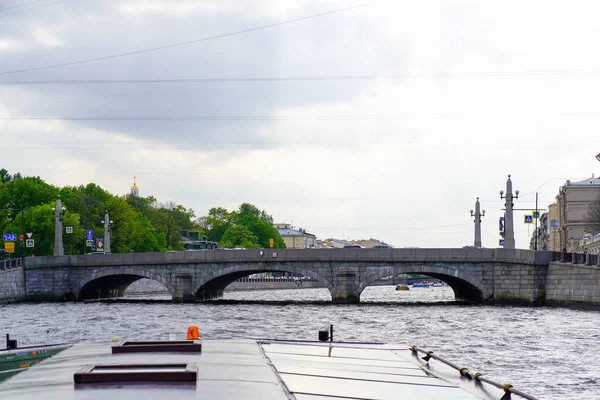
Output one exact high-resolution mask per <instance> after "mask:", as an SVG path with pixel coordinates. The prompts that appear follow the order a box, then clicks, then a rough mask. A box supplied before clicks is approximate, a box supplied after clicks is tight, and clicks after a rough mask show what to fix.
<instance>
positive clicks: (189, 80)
mask: <svg viewBox="0 0 600 400" xmlns="http://www.w3.org/2000/svg"><path fill="white" fill-rule="evenodd" d="M599 73H600V70H599V69H586V70H584V69H563V70H524V71H473V72H448V73H406V74H387V75H313V76H281V77H277V76H263V77H255V78H244V77H237V78H236V77H230V78H226V77H225V78H163V79H160V78H154V79H53V80H18V81H0V85H3V86H5V85H123V84H155V83H156V84H169V83H174V84H178V83H231V82H246V83H247V82H250V83H251V82H296V81H298V82H305V81H346V80H386V79H390V80H392V79H418V78H465V77H511V76H554V75H590V74H599Z"/></svg>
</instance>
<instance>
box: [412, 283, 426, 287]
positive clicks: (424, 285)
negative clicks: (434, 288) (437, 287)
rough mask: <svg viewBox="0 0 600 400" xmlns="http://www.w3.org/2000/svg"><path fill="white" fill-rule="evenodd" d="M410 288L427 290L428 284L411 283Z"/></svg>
mask: <svg viewBox="0 0 600 400" xmlns="http://www.w3.org/2000/svg"><path fill="white" fill-rule="evenodd" d="M412 287H414V288H416V287H424V288H428V287H429V284H428V283H413V284H412Z"/></svg>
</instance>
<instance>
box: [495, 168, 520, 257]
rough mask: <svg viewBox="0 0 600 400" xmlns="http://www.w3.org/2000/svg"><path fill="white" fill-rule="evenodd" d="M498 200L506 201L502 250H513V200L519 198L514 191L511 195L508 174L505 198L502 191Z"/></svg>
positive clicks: (517, 192)
mask: <svg viewBox="0 0 600 400" xmlns="http://www.w3.org/2000/svg"><path fill="white" fill-rule="evenodd" d="M500 198H501V199H506V204H505V208H506V211H505V214H504V248H505V249H514V248H515V230H514V220H513V207H514V203H513V199H518V198H519V191H518V190H517V191H515V195H514V196H513V193H512V181H511V180H510V174H509V175H508V180H507V181H506V196H505V195H504V191H503V190H501V191H500Z"/></svg>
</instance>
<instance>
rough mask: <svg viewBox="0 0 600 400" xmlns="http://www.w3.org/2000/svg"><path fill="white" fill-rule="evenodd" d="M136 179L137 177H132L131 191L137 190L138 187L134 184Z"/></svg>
mask: <svg viewBox="0 0 600 400" xmlns="http://www.w3.org/2000/svg"><path fill="white" fill-rule="evenodd" d="M136 179H137V176H134V177H133V185H132V186H131V190H138V186H137V185H136V183H135V180H136Z"/></svg>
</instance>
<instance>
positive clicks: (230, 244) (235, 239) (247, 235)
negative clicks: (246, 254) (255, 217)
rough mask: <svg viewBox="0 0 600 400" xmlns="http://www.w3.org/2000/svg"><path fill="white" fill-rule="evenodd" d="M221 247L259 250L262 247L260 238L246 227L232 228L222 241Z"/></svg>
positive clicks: (234, 226) (236, 226) (237, 226)
mask: <svg viewBox="0 0 600 400" xmlns="http://www.w3.org/2000/svg"><path fill="white" fill-rule="evenodd" d="M220 244H221V247H225V248H235V247H241V248H245V249H257V248H259V247H260V245H259V243H258V238H257V237H256V236H255V235H254V234H252V232H251V231H250V229H248V228H247V227H245V226H244V225H239V224H236V225H232V226H230V227H229V228H228V229H227V231H226V232H225V234H224V235H223V237H222V239H221V243H220Z"/></svg>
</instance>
